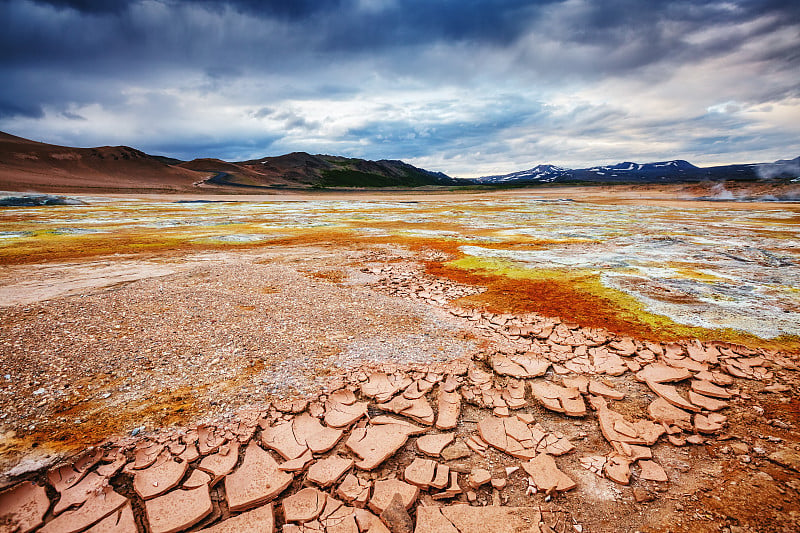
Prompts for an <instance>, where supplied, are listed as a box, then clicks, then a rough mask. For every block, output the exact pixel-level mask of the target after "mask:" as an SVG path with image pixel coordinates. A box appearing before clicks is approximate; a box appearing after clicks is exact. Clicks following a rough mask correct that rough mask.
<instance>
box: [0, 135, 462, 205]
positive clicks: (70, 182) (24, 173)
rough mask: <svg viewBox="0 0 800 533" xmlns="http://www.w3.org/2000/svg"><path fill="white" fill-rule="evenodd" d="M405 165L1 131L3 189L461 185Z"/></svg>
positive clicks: (235, 190)
mask: <svg viewBox="0 0 800 533" xmlns="http://www.w3.org/2000/svg"><path fill="white" fill-rule="evenodd" d="M458 184H461V182H459V181H458V180H454V179H452V178H450V177H448V176H446V175H444V174H442V173H436V172H429V171H427V170H423V169H420V168H416V167H414V166H411V165H409V164H407V163H403V162H402V161H390V160H381V161H367V160H364V159H352V158H346V157H338V156H330V155H310V154H307V153H305V152H294V153H291V154H286V155H282V156H277V157H264V158H262V159H254V160H251V161H242V162H235V163H232V162H227V161H222V160H220V159H195V160H193V161H186V162H184V161H179V160H176V159H169V158H166V157H160V156H152V155H148V154H146V153H144V152H142V151H140V150H136V149H134V148H129V147H127V146H102V147H98V148H70V147H65V146H56V145H52V144H44V143H40V142H36V141H31V140H28V139H23V138H21V137H16V136H14V135H9V134H7V133H2V132H0V190H6V191H19V192H26V191H31V192H32V191H36V192H92V191H95V192H113V191H120V192H133V191H136V192H190V191H195V192H197V191H203V192H213V191H219V192H226V193H252V192H259V191H262V190H263V189H265V188H267V189H274V188H301V189H307V188H326V187H419V186H424V185H458Z"/></svg>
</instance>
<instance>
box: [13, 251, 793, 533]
mask: <svg viewBox="0 0 800 533" xmlns="http://www.w3.org/2000/svg"><path fill="white" fill-rule="evenodd" d="M437 253H438V252H437ZM417 259H418V254H412V253H410V252H409V251H408V250H407V249H405V248H402V247H399V246H388V245H386V246H350V247H348V246H341V245H338V247H337V248H333V247H331V246H293V247H283V248H275V249H262V250H250V251H246V252H240V253H236V254H234V253H230V252H224V253H206V254H196V255H191V256H186V255H180V254H175V255H170V254H162V255H161V256H159V257H157V258H146V259H141V258H140V259H134V258H125V261H126V268H130V261H137V260H138V261H142V262H143V263H147V262H148V261H149V262H153V263H158V264H160V265H162V266H163V267H164V268H165V269H168V270H170V273H164V272H162V271H160V270H159V271H158V276H159V277H151V276H150V275H145V276H143V278H142V279H138V280H134V281H130V280H127V281H126V282H125V283H124V284H116V285H113V286H108V285H107V284H106V283H103V282H98V286H97V287H95V288H94V289H87V288H85V287H86V284H83V285H82V287H81V290H79V291H78V292H77V294H67V295H65V296H62V297H60V298H56V299H53V300H49V301H38V302H27V303H25V304H16V305H13V306H10V307H7V308H5V309H3V310H0V314H2V327H1V328H0V330H1V331H2V333H0V334H1V335H2V339H1V340H2V341H3V344H4V345H5V346H6V347H13V349H12V350H9V349H5V350H4V352H3V364H4V367H3V368H4V369H6V368H11V369H13V374H11V371H8V370H7V371H6V372H9V377H3V376H0V380H2V394H3V396H2V401H3V419H2V423H3V431H4V434H3V437H2V441H1V442H0V446H2V448H0V450H2V461H3V471H4V473H5V474H4V476H3V478H2V486H3V488H2V489H0V532H18V531H19V532H26V531H48V532H76V533H77V532H82V531H89V532H95V533H97V532H131V533H133V532H152V533H156V532H160V533H166V532H179V531H202V530H207V531H211V532H226V531H265V532H269V531H285V532H312V531H314V532H331V533H333V532H353V533H364V532H373V533H374V532H382V531H392V532H393V533H394V532H398V531H416V532H419V533H427V532H452V533H468V532H477V531H541V532H550V531H556V532H573V531H575V532H578V533H582V532H584V531H586V532H589V531H598V532H605V531H608V532H610V531H692V532H695V531H726V532H727V533H734V532H747V531H797V530H798V529H799V528H800V503H799V502H800V451H798V450H799V449H800V433H798V424H800V402H799V401H798V397H797V394H798V386H799V385H800V380H798V366H797V365H798V363H799V362H800V361H799V360H798V354H796V353H792V352H790V351H779V350H773V349H764V348H757V347H756V348H751V347H745V346H742V345H738V344H733V343H726V342H714V341H704V342H700V341H698V340H693V339H687V340H680V341H676V342H658V341H654V340H646V339H639V338H633V337H630V336H626V335H618V334H615V333H614V332H611V331H607V330H605V329H602V328H597V327H583V326H582V325H581V324H578V323H572V322H570V321H568V320H561V319H559V318H557V317H544V316H540V315H537V314H533V313H514V314H512V313H505V314H501V313H492V312H488V311H487V310H486V309H485V308H484V309H481V308H476V307H471V306H470V305H468V304H469V302H470V301H471V300H470V299H469V298H466V297H468V296H471V295H475V294H477V293H480V292H481V291H482V290H483V288H482V287H480V286H473V285H465V284H461V283H457V282H454V281H452V280H448V279H443V278H440V277H436V276H434V275H432V274H430V273H426V271H425V269H424V266H423V265H422V264H421V263H418V262H416V260H417ZM112 261H113V260H112ZM61 268H63V269H65V271H69V270H70V269H80V268H82V266H81V264H80V263H76V264H73V265H64V266H62V267H61ZM36 282H37V279H36V277H35V276H32V279H30V280H28V283H29V284H34V285H35V284H36ZM43 283H44V282H43ZM121 353H125V354H128V355H127V356H126V357H124V358H123V357H120V356H119V354H121Z"/></svg>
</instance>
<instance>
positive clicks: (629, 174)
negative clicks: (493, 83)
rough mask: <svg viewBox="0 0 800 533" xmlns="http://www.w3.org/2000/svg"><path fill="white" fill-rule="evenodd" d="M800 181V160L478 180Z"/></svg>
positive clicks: (641, 166) (642, 166)
mask: <svg viewBox="0 0 800 533" xmlns="http://www.w3.org/2000/svg"><path fill="white" fill-rule="evenodd" d="M798 177H800V157H796V158H794V159H791V160H785V159H782V160H779V161H775V162H774V163H750V164H743V165H724V166H716V167H706V168H701V167H697V166H695V165H693V164H691V163H689V162H688V161H684V160H683V159H675V160H672V161H659V162H656V163H633V162H630V161H626V162H623V163H617V164H615V165H604V166H594V167H590V168H579V169H571V168H563V167H557V166H554V165H537V166H535V167H533V168H531V169H528V170H521V171H518V172H512V173H510V174H502V175H496V176H483V177H481V178H477V179H476V180H475V181H476V182H477V183H483V184H536V183H542V184H543V183H565V184H567V183H685V182H696V181H704V180H712V181H725V180H732V181H739V180H756V179H784V180H785V179H796V178H798Z"/></svg>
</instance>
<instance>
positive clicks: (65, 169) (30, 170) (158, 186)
mask: <svg viewBox="0 0 800 533" xmlns="http://www.w3.org/2000/svg"><path fill="white" fill-rule="evenodd" d="M171 162H172V161H171V160H169V159H166V158H161V157H155V156H151V155H147V154H145V153H144V152H141V151H139V150H136V149H134V148H129V147H127V146H101V147H98V148H70V147H65V146H56V145H52V144H45V143H40V142H36V141H31V140H28V139H23V138H21V137H16V136H14V135H9V134H7V133H2V132H0V190H6V191H20V192H26V191H39V192H91V191H110V190H119V191H149V192H159V191H165V192H166V191H186V190H190V189H192V188H193V187H194V185H193V184H194V183H195V182H198V181H201V180H203V179H204V178H206V177H207V174H205V173H201V172H194V171H192V170H189V169H185V168H181V167H179V166H176V165H174V164H170V163H171Z"/></svg>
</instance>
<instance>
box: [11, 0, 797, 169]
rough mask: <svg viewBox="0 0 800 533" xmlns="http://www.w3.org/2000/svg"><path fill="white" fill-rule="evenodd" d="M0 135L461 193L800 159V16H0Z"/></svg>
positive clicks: (131, 4)
mask: <svg viewBox="0 0 800 533" xmlns="http://www.w3.org/2000/svg"><path fill="white" fill-rule="evenodd" d="M0 130H2V131H5V132H7V133H12V134H14V135H19V136H23V137H27V138H32V139H34V140H38V141H43V142H48V143H53V144H61V145H67V146H100V145H128V146H133V147H135V148H138V149H141V150H144V151H146V152H148V153H151V154H159V155H168V156H172V157H177V158H180V159H193V158H195V157H218V158H220V159H225V160H228V161H242V160H247V159H255V158H260V157H263V156H270V155H280V154H284V153H288V152H293V151H305V152H310V153H324V154H335V155H344V156H349V157H363V158H367V159H402V160H404V161H407V162H409V163H411V164H414V165H417V166H420V167H423V168H426V169H429V170H435V171H442V172H445V173H447V174H449V175H451V176H455V177H477V176H482V175H489V174H502V173H507V172H513V171H518V170H522V169H527V168H531V167H533V166H536V165H537V164H540V163H541V164H544V163H550V164H557V165H560V166H564V167H570V168H581V167H587V166H591V165H595V164H606V163H615V162H620V161H636V162H641V163H643V162H652V161H663V160H669V159H678V158H679V159H687V160H689V161H691V162H693V163H695V164H697V165H701V166H707V165H715V164H728V163H741V162H766V161H774V160H776V159H781V158H794V157H797V156H798V155H800V2H798V1H797V0H788V1H780V0H752V1H745V0H731V1H710V2H705V1H702V0H696V1H694V0H693V1H684V0H646V1H642V0H604V1H600V0H562V1H556V0H553V1H550V0H542V1H528V2H524V1H518V0H506V1H488V0H440V1H437V0H316V1H314V0H284V1H275V0H228V1H226V0H198V1H194V2H187V1H178V0H102V1H101V0H75V1H70V0H0Z"/></svg>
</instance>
